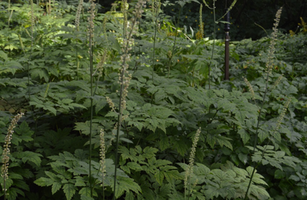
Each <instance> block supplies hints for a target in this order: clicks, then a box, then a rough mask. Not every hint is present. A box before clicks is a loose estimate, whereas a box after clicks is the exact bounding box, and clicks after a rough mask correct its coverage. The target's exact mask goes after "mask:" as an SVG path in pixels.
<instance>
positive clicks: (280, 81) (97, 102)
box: [0, 1, 307, 200]
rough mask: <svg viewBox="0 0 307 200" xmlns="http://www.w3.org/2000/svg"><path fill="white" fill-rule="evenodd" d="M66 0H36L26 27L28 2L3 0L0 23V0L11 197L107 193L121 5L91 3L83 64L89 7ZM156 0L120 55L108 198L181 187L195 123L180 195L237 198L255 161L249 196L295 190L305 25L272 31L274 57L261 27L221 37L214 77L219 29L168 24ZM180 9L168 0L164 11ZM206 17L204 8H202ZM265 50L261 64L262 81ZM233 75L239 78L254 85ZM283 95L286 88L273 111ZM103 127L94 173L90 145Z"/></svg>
mask: <svg viewBox="0 0 307 200" xmlns="http://www.w3.org/2000/svg"><path fill="white" fill-rule="evenodd" d="M188 2H189V1H179V2H178V3H179V4H181V6H183V7H182V8H180V9H181V12H183V11H186V12H188V13H187V15H182V16H180V17H183V18H184V20H182V21H183V22H189V23H192V22H193V21H195V20H194V18H193V17H197V19H198V16H196V13H197V14H198V12H192V10H193V8H192V7H191V5H192V4H190V3H188ZM220 2H222V1H217V3H220ZM69 3H70V4H68V5H66V4H64V3H61V2H60V1H58V2H56V4H53V5H52V10H51V13H50V14H49V13H47V12H45V10H44V9H43V8H41V7H39V6H36V5H35V6H34V8H35V13H34V16H35V26H34V27H33V35H31V28H32V27H31V15H30V12H31V7H30V6H29V5H28V4H26V3H24V4H15V5H13V6H11V10H13V12H12V13H13V14H12V16H11V19H10V25H8V24H7V22H8V17H9V16H8V12H7V10H6V8H8V5H7V2H0V4H1V6H3V10H1V11H0V18H1V19H2V20H1V21H2V22H1V23H0V26H1V27H2V29H1V31H0V79H1V80H0V85H1V90H0V130H1V134H0V139H1V140H0V141H4V138H5V134H6V132H7V127H8V125H9V123H10V119H11V116H12V114H15V113H17V112H25V113H26V114H25V117H24V118H23V119H22V120H23V121H22V122H21V123H20V125H18V127H16V128H15V129H14V130H15V132H14V134H13V137H12V144H11V154H10V165H9V178H8V180H7V182H6V185H7V189H8V190H7V193H8V195H6V196H7V198H8V199H10V200H15V199H20V200H26V199H33V200H46V199H50V198H52V199H68V200H70V199H71V200H72V199H76V200H79V199H81V200H83V199H84V200H87V199H91V200H93V199H102V198H104V199H110V198H112V196H113V194H114V179H113V178H114V168H115V166H114V163H115V159H116V158H114V152H115V151H116V147H115V145H114V144H115V143H114V142H115V141H116V137H115V135H116V133H117V130H116V129H115V128H114V127H117V125H118V115H119V110H118V109H119V108H118V105H119V102H120V98H119V93H118V90H120V87H121V84H120V83H118V81H119V75H118V73H119V72H120V68H121V66H120V63H119V61H120V59H121V58H120V57H121V55H122V53H123V52H122V46H123V42H124V40H123V27H122V23H123V21H124V20H123V16H124V15H123V14H122V12H120V11H112V12H108V13H105V14H101V13H99V12H98V13H96V18H95V21H94V22H95V32H94V37H93V43H94V45H93V55H94V56H93V67H94V69H93V73H92V74H91V73H90V72H89V59H90V57H89V55H88V47H87V26H88V25H87V22H86V21H87V17H88V14H87V10H88V9H89V6H88V4H87V3H84V10H83V12H82V14H81V17H80V26H79V30H78V31H77V30H76V27H75V21H74V20H75V19H74V16H75V7H74V6H72V5H73V4H74V3H78V2H77V1H70V2H69ZM151 3H153V4H152V5H151V6H153V5H154V2H151ZM156 3H158V2H156ZM207 3H208V4H209V5H211V3H212V1H208V2H207ZM261 3H264V1H261ZM134 4H135V2H132V3H131V5H130V7H129V8H131V9H130V10H129V11H128V13H127V14H128V16H129V17H128V19H130V16H132V10H133V6H134ZM166 4H167V3H165V2H162V3H161V7H160V8H161V9H160V10H159V13H158V14H155V13H153V11H152V9H153V7H146V8H145V9H146V14H144V16H143V18H142V20H141V21H140V24H139V25H138V27H137V29H135V30H134V32H133V34H134V38H133V41H131V50H130V51H129V54H130V59H131V61H129V62H128V63H127V65H129V68H128V71H129V73H130V74H131V75H132V78H131V80H130V85H129V87H128V94H127V98H126V102H125V103H126V109H125V111H124V112H123V113H122V114H123V118H124V120H123V121H122V123H121V127H120V131H119V148H118V150H119V155H120V157H119V167H118V169H117V181H116V184H115V185H116V191H115V197H116V198H117V199H140V200H141V199H146V200H150V199H161V200H163V199H165V200H168V199H174V200H175V199H176V200H180V199H184V197H185V191H184V190H185V185H184V177H185V171H186V168H187V166H188V165H187V164H186V163H187V161H188V160H189V158H188V155H189V152H190V148H191V146H192V138H194V134H195V130H197V129H198V128H199V127H201V130H202V133H201V134H200V136H199V141H198V143H197V147H196V152H195V163H196V165H195V166H193V167H192V173H191V180H190V181H189V183H190V185H189V188H190V189H191V191H189V192H188V194H191V195H190V196H189V197H188V199H216V200H218V199H242V198H244V195H245V192H246V190H247V188H248V183H249V180H250V178H251V175H252V172H253V170H254V166H257V170H256V171H255V173H254V175H253V179H252V182H251V187H250V190H249V193H248V198H249V199H269V198H274V199H290V200H291V199H305V198H306V194H307V193H306V189H305V188H306V178H305V176H306V169H307V167H306V155H307V149H306V138H307V135H306V130H307V117H306V113H307V104H306V100H307V96H306V94H307V90H306V88H307V87H306V81H307V77H306V74H307V70H306V69H307V68H306V62H305V59H306V52H307V49H306V40H305V38H306V34H305V33H304V31H303V30H302V31H301V32H297V33H296V34H295V35H292V36H291V35H287V34H278V40H277V41H276V46H275V54H274V58H270V57H268V56H267V54H268V53H267V50H268V48H269V45H270V40H271V39H270V38H267V37H264V38H261V39H259V40H256V41H253V40H251V39H246V40H242V41H238V42H231V44H230V66H231V68H230V81H223V66H224V46H223V45H224V44H223V43H224V42H223V41H221V40H215V41H213V40H210V39H209V38H206V39H201V40H194V39H193V38H194V36H193V34H192V33H191V31H190V30H191V29H190V30H188V29H187V28H184V27H175V25H174V23H173V22H171V21H170V18H171V16H166V15H165V14H164V13H163V9H165V7H164V6H166ZM179 4H178V6H179V7H181V6H180V5H179ZM238 4H239V5H242V4H240V2H238ZM159 5H160V4H159ZM217 5H218V4H217ZM114 6H115V5H114ZM156 6H157V5H156ZM189 8H191V9H192V10H191V12H189ZM114 10H115V7H114ZM117 10H119V9H117ZM178 11H179V10H176V7H174V11H172V12H173V13H174V14H173V15H178ZM185 16H187V18H185ZM211 16H212V15H211V13H210V12H206V13H205V12H204V13H203V18H204V21H209V18H210V20H211ZM156 18H157V19H158V22H159V24H160V26H156V24H155V20H156ZM192 20H193V21H192ZM268 21H269V20H268ZM272 21H273V20H272ZM129 23H130V22H129ZM193 23H196V22H193ZM301 23H302V22H301ZM219 26H220V25H217V28H221V27H219ZM154 27H156V28H157V29H156V30H157V32H156V34H153V32H154ZM204 27H205V34H207V35H208V34H211V32H212V30H211V29H212V27H213V24H211V23H210V24H208V23H206V24H205V25H204ZM192 29H193V28H192ZM194 32H196V30H195V31H194ZM217 35H218V34H217ZM32 36H33V38H32ZM153 41H155V48H153ZM213 44H214V45H215V46H214V48H213ZM212 50H214V51H213V56H212V54H211V53H212ZM153 52H154V55H155V56H154V58H155V59H154V60H153V57H152V55H153ZM270 59H273V61H272V74H271V75H270V76H269V78H268V85H267V86H268V87H267V88H268V90H267V93H266V92H265V88H266V80H265V75H266V63H267V62H268V60H270ZM209 68H210V69H211V70H210V72H209ZM91 75H92V77H93V83H94V84H93V86H91V84H90V76H91ZM242 77H246V78H247V80H248V81H249V82H250V84H251V88H252V89H253V91H254V95H252V94H251V92H250V88H249V87H248V86H246V85H245V83H244V81H243V78H242ZM209 82H210V86H209ZM91 90H92V91H93V95H91ZM265 93H266V94H265ZM107 97H108V99H107ZM254 97H255V98H254ZM289 98H291V100H292V101H291V104H290V105H289V107H288V109H287V110H285V109H284V104H285V102H287V101H288V99H289ZM112 103H113V104H114V107H112ZM261 107H262V110H261V112H260V108H261ZM92 108H93V111H94V112H93V119H92V122H90V118H91V109H92ZM282 113H284V118H283V120H280V115H281V114H282ZM90 124H91V126H90ZM257 124H259V126H258V125H257ZM277 125H278V128H276V127H277ZM102 129H103V130H104V133H105V135H104V139H105V140H104V142H105V144H104V145H105V152H103V153H104V155H105V158H104V161H103V163H104V167H105V171H104V172H105V174H104V175H103V173H102V171H103V166H101V163H100V162H101V155H99V153H100V152H99V148H100V144H101V140H100V133H101V130H102ZM90 132H92V134H91V139H92V142H91V143H90V142H89V136H90ZM254 144H256V148H255V152H254V147H253V145H254ZM89 145H91V148H92V147H93V148H92V151H91V152H90V151H88V150H87V149H88V147H89ZM253 152H254V153H253ZM1 153H2V147H1V148H0V154H1ZM89 158H91V160H90V161H89ZM89 169H91V178H89V175H88V174H89V171H90V170H89ZM0 182H1V183H2V182H3V178H0ZM102 183H103V187H102V185H101V184H102ZM0 195H1V196H3V191H2V190H1V192H0Z"/></svg>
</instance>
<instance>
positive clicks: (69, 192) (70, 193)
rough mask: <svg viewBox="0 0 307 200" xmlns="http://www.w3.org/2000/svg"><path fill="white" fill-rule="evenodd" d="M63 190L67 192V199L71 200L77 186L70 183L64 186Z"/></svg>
mask: <svg viewBox="0 0 307 200" xmlns="http://www.w3.org/2000/svg"><path fill="white" fill-rule="evenodd" d="M63 191H64V193H65V196H66V199H67V200H71V198H72V197H73V196H74V194H75V193H76V188H75V186H74V185H73V184H70V183H68V184H65V185H64V186H63Z"/></svg>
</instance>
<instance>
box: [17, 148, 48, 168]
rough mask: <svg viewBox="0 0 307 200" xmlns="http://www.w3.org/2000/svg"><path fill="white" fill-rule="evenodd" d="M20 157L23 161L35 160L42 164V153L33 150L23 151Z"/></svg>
mask: <svg viewBox="0 0 307 200" xmlns="http://www.w3.org/2000/svg"><path fill="white" fill-rule="evenodd" d="M18 157H19V158H21V159H22V162H24V163H25V162H28V161H30V162H33V163H34V164H35V165H36V166H38V167H39V166H40V164H41V161H42V160H41V158H40V157H42V155H41V154H39V153H35V152H32V151H23V152H20V153H19V154H18Z"/></svg>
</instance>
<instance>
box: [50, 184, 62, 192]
mask: <svg viewBox="0 0 307 200" xmlns="http://www.w3.org/2000/svg"><path fill="white" fill-rule="evenodd" d="M61 187H62V184H61V183H59V182H54V183H53V184H52V189H51V191H52V194H55V193H56V192H57V191H58V190H59V189H61Z"/></svg>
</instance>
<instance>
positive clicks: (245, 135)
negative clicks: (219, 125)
mask: <svg viewBox="0 0 307 200" xmlns="http://www.w3.org/2000/svg"><path fill="white" fill-rule="evenodd" d="M238 133H239V135H240V136H241V139H242V141H243V144H246V143H247V142H248V140H249V139H250V135H249V134H248V133H247V132H246V131H245V130H244V129H242V128H241V129H239V131H238Z"/></svg>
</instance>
